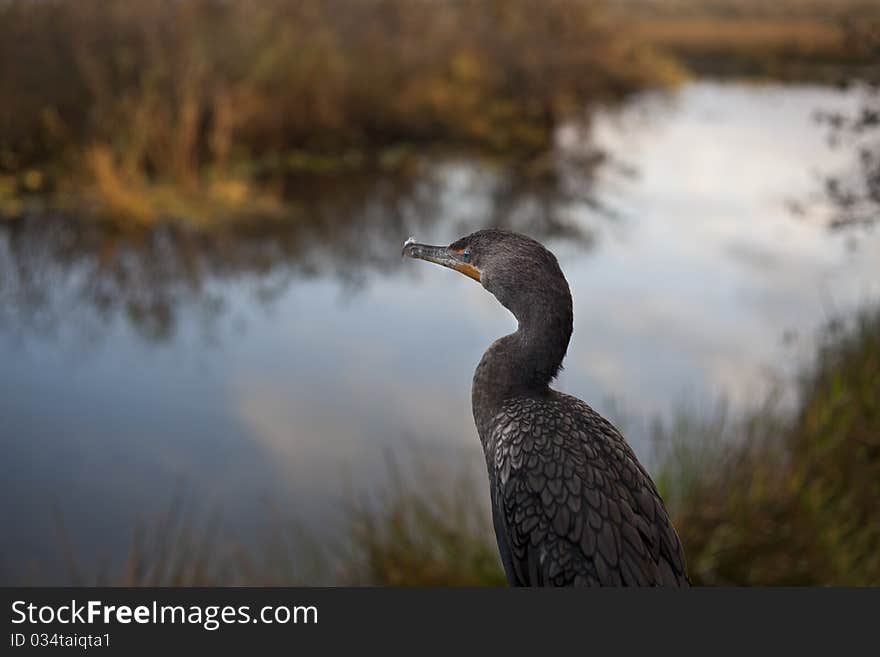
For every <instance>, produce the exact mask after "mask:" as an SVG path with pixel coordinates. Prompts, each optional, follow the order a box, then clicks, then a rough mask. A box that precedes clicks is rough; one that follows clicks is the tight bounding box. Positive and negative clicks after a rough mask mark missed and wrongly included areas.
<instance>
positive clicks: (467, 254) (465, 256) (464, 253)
mask: <svg viewBox="0 0 880 657" xmlns="http://www.w3.org/2000/svg"><path fill="white" fill-rule="evenodd" d="M461 259H462V260H464V261H465V262H470V261H471V252H470V251H469V250H465V251H462V253H461Z"/></svg>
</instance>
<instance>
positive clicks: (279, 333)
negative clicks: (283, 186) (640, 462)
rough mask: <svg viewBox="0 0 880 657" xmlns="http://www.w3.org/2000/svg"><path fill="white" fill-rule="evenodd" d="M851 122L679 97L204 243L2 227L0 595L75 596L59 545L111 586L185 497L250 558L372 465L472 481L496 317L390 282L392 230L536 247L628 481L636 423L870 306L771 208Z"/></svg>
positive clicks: (867, 261) (703, 90)
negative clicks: (552, 259) (626, 446)
mask: <svg viewBox="0 0 880 657" xmlns="http://www.w3.org/2000/svg"><path fill="white" fill-rule="evenodd" d="M856 102H857V97H856V94H855V93H854V92H845V91H839V90H832V89H827V88H820V87H808V86H803V87H797V86H787V87H782V86H745V85H736V84H730V85H722V84H715V83H696V84H692V85H689V86H686V87H684V88H683V89H681V90H680V91H679V92H677V93H674V94H671V95H660V94H649V95H645V96H641V97H639V98H636V99H634V100H632V101H631V102H629V103H628V104H626V105H624V106H623V107H620V108H616V109H613V110H605V111H601V112H597V113H596V114H595V115H594V116H593V117H591V119H590V121H589V124H588V125H585V126H579V127H576V126H568V127H566V128H564V129H562V130H561V131H560V133H559V136H558V146H557V148H556V150H555V152H554V153H553V154H552V156H548V157H547V158H546V159H545V161H542V162H537V163H532V164H530V165H529V166H522V167H519V168H516V169H510V168H509V167H505V166H501V165H499V164H498V163H493V162H491V161H486V160H481V159H476V158H466V157H460V158H450V157H446V158H444V159H442V160H435V161H434V162H432V163H420V164H414V165H412V166H408V167H406V168H405V169H404V170H402V171H400V172H398V173H396V174H395V175H393V176H392V175H385V176H354V175H351V176H345V175H340V176H336V177H335V178H331V179H322V180H319V181H316V180H312V181H302V180H301V181H299V182H297V183H296V184H291V188H290V189H289V190H288V193H289V194H290V195H291V196H292V197H293V198H294V199H296V201H297V206H296V207H297V208H298V210H297V216H296V217H295V218H292V219H291V221H290V222H285V223H280V224H276V225H272V226H268V227H261V228H254V229H243V228H239V229H236V230H230V231H223V232H220V233H218V234H216V235H210V236H205V235H198V234H192V233H188V232H186V231H185V230H182V229H169V228H166V229H162V230H159V231H155V232H154V233H152V234H149V235H144V236H140V237H138V238H136V239H133V238H131V237H125V236H124V235H118V234H112V233H109V232H108V231H107V230H106V229H100V228H98V227H95V226H94V225H90V224H88V223H87V222H83V224H82V225H80V224H78V223H76V222H71V221H70V220H69V219H67V220H65V219H62V218H58V217H52V216H47V215H30V216H27V217H24V218H21V219H17V220H13V221H7V222H6V223H0V448H2V453H3V458H2V459H0V479H2V482H3V483H2V486H3V490H2V495H0V526H2V527H3V531H2V532H0V581H2V582H3V583H8V582H16V581H18V582H21V581H33V582H58V583H63V582H66V581H67V570H66V566H65V565H64V559H63V557H64V552H65V551H67V550H69V551H70V552H72V553H73V554H75V555H77V559H78V561H79V562H80V563H81V564H84V565H85V566H87V567H88V566H89V565H91V564H94V563H97V562H98V561H100V560H101V559H104V558H106V559H110V561H111V564H114V565H116V566H118V565H119V564H120V563H122V561H123V560H124V558H125V555H126V554H127V551H128V549H129V546H130V544H131V535H132V530H133V528H134V527H135V525H136V524H137V523H138V522H141V521H149V520H150V518H152V517H154V516H155V515H156V514H159V513H160V512H161V511H162V510H163V509H165V508H167V506H168V504H169V503H171V501H172V499H173V497H174V491H175V490H176V489H177V488H178V487H179V486H181V485H183V486H184V488H185V489H186V490H187V491H188V493H189V495H190V497H191V498H193V499H195V500H197V501H198V505H199V506H200V507H201V508H204V509H208V510H215V509H216V510H219V513H220V514H221V516H222V523H223V527H224V531H225V532H226V533H227V534H228V537H229V538H230V539H231V540H234V541H238V542H241V543H244V544H248V543H249V542H251V541H252V540H256V539H255V537H256V536H258V535H259V533H260V530H259V527H261V526H263V525H264V524H265V519H266V515H267V508H268V507H270V506H272V505H278V506H280V507H281V508H283V509H284V512H285V513H286V514H289V515H290V516H291V517H295V518H297V519H298V520H300V521H301V522H302V523H303V525H304V526H305V527H306V529H307V530H308V531H311V532H314V533H318V534H320V533H321V532H330V531H332V528H333V527H337V526H339V521H340V518H341V517H342V513H343V511H342V506H343V505H342V501H343V500H344V499H345V498H346V496H347V495H350V494H351V491H359V490H367V491H369V490H371V489H373V488H375V487H376V486H379V485H381V484H382V483H384V482H385V481H386V479H387V474H388V473H387V468H386V463H387V458H388V453H389V451H392V452H396V453H401V454H406V452H407V451H411V450H412V449H413V444H416V445H418V446H420V447H419V449H420V451H421V453H422V454H423V455H425V457H426V458H427V459H428V460H429V461H430V460H434V459H436V461H437V462H441V461H442V462H456V461H458V462H462V461H467V460H472V461H473V462H474V463H475V464H476V465H477V466H479V465H480V457H479V452H478V451H477V438H476V432H475V430H474V427H473V424H472V419H471V415H470V381H471V375H472V372H473V369H474V367H475V365H476V363H477V362H478V361H479V358H480V356H481V354H482V352H483V350H484V349H485V347H486V346H487V345H488V344H490V343H491V342H492V341H493V340H494V339H495V338H497V337H499V336H500V335H502V334H504V333H507V332H510V331H511V330H512V329H513V328H515V322H514V320H513V318H512V317H511V316H509V315H508V314H507V312H506V311H505V310H504V309H503V308H501V307H500V306H499V305H498V304H497V302H496V301H495V300H494V298H493V297H491V295H489V294H488V293H486V292H485V291H484V290H482V289H481V288H480V287H479V286H478V285H476V284H475V283H474V282H473V281H471V280H469V279H467V278H465V277H463V276H460V275H458V274H456V273H454V272H451V271H448V270H443V269H440V268H436V267H431V266H429V265H428V264H427V263H422V262H414V261H406V262H404V261H401V259H400V256H399V253H400V246H401V243H402V242H403V240H404V239H406V237H408V236H409V235H414V236H415V237H416V238H417V239H419V241H426V242H436V243H448V242H450V241H452V240H454V239H456V238H457V237H459V236H460V235H462V234H465V233H467V232H470V231H472V230H475V229H477V228H480V227H484V226H486V225H504V226H508V227H512V228H515V229H518V230H523V231H525V232H529V233H530V234H532V235H534V236H535V237H537V238H539V239H541V240H543V241H544V242H545V243H546V244H547V245H548V246H549V247H550V248H551V249H553V250H554V251H555V253H556V254H557V256H558V257H559V259H560V262H561V264H562V268H563V270H564V271H565V273H566V275H567V276H568V279H569V281H570V283H571V288H572V293H573V295H574V301H575V332H574V336H573V339H572V343H571V346H570V348H569V352H568V354H569V355H568V358H567V360H566V363H565V366H566V367H565V371H564V372H563V374H562V376H561V377H560V379H559V381H558V385H557V387H558V388H560V389H562V390H565V391H566V392H570V393H572V394H575V395H577V396H579V397H581V398H583V399H585V400H587V401H588V402H589V403H591V404H592V405H593V406H595V407H596V408H597V409H599V410H600V411H603V412H605V413H607V414H609V415H611V416H612V417H613V418H615V419H621V418H623V419H624V422H623V424H624V425H625V428H626V432H627V434H628V436H629V439H630V441H631V442H632V443H633V445H634V447H635V449H636V451H637V452H638V453H639V454H640V455H641V456H642V457H643V458H644V459H646V460H648V459H649V458H650V455H651V446H650V444H649V440H648V433H647V431H646V430H645V426H646V422H647V420H650V419H651V418H652V417H655V416H661V417H663V416H667V417H668V416H669V415H670V414H671V413H673V412H674V411H675V410H676V409H677V408H680V407H681V406H682V405H687V406H688V407H690V408H695V409H701V410H706V409H711V408H712V407H713V405H714V404H716V403H717V401H718V400H719V399H727V400H728V402H729V404H730V405H731V406H733V407H734V408H742V407H745V406H748V405H749V404H751V403H754V402H756V401H759V400H760V399H761V397H762V395H763V394H765V391H766V390H767V389H768V388H769V387H770V386H772V385H773V384H774V382H775V381H777V380H778V378H779V377H785V376H788V375H790V374H791V372H793V371H794V369H795V368H796V366H797V365H798V364H799V363H803V362H804V357H805V355H806V354H808V353H809V341H810V340H811V339H812V338H811V336H812V335H813V331H814V330H815V328H816V327H817V326H819V325H820V324H821V323H823V322H824V321H825V320H827V319H828V318H829V317H830V316H831V315H834V314H835V313H837V312H842V311H846V310H847V309H850V308H853V307H855V306H857V305H859V304H860V303H863V302H865V301H867V300H870V299H873V298H877V296H878V293H880V237H878V236H877V235H876V234H875V235H870V234H868V235H861V236H860V239H859V240H858V242H857V243H855V244H853V243H852V240H851V236H847V235H845V234H834V233H830V232H829V231H828V230H827V228H826V227H825V226H824V225H823V224H822V223H821V222H816V221H811V220H806V219H804V218H801V217H798V216H797V215H796V214H795V213H793V212H792V211H791V207H790V206H791V203H792V202H793V201H794V202H803V201H804V200H805V199H810V198H812V197H813V196H814V195H815V194H816V192H817V190H820V188H821V184H820V176H821V175H822V174H823V173H828V172H833V171H834V169H835V167H837V166H838V165H841V166H842V165H844V164H845V163H846V161H847V158H848V157H849V156H850V154H848V153H846V152H841V151H838V150H835V149H831V148H829V146H828V144H827V143H826V140H825V133H824V131H823V130H822V129H821V128H820V127H819V126H817V125H816V123H815V121H814V118H813V117H814V112H816V111H817V110H834V109H846V108H849V107H853V106H854V105H855V103H856ZM402 460H404V461H405V460H406V456H404V457H402ZM62 525H63V527H64V531H63V532H62V531H60V529H59V528H60V527H61V526H62ZM65 535H66V538H65V537H64V536H65ZM86 569H88V568H86Z"/></svg>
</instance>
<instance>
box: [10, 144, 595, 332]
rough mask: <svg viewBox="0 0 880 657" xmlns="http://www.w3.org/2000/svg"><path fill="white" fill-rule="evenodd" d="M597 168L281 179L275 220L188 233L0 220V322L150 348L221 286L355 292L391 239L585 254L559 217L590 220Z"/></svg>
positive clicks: (35, 216)
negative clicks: (510, 234)
mask: <svg viewBox="0 0 880 657" xmlns="http://www.w3.org/2000/svg"><path fill="white" fill-rule="evenodd" d="M602 161H603V158H602V157H600V156H598V155H597V154H595V153H587V154H584V149H583V148H582V147H581V146H580V145H579V148H577V149H574V148H569V149H564V150H563V149H559V151H558V152H557V153H556V155H553V154H551V155H548V156H547V157H546V158H545V159H543V160H538V161H532V162H529V163H527V164H517V165H511V164H499V163H493V162H490V161H480V160H477V159H465V160H448V159H447V160H444V161H439V162H438V161H433V162H427V161H421V162H412V163H410V165H408V166H406V167H403V168H400V169H396V170H395V171H394V172H393V173H384V174H383V173H373V174H348V175H334V176H314V177H312V176H306V177H299V178H295V179H292V180H289V181H287V182H286V184H285V189H284V194H285V195H286V196H287V197H289V198H291V199H293V202H292V203H291V211H290V214H289V215H288V217H286V218H285V220H283V221H271V222H266V221H259V220H257V221H252V222H244V221H243V222H241V223H237V224H234V225H229V226H222V227H217V228H215V229H212V230H208V231H205V230H193V229H188V228H187V227H185V226H180V225H162V226H159V227H157V228H153V229H145V230H134V231H126V230H120V229H119V228H118V227H115V226H113V225H111V224H101V223H95V222H94V221H89V220H88V219H83V220H80V219H78V218H76V217H71V216H69V215H61V214H53V213H33V212H31V213H28V214H25V215H23V216H20V217H17V218H9V219H7V220H6V221H4V222H0V299H2V302H3V303H2V310H0V324H2V327H3V330H5V331H6V332H13V331H18V332H19V333H21V334H26V335H29V334H36V335H51V334H52V332H53V331H54V330H56V329H57V327H58V325H60V324H65V325H68V326H70V325H80V326H81V327H82V329H83V333H84V334H89V335H93V336H94V335H95V333H96V332H100V327H102V326H107V324H108V323H110V322H112V321H113V320H114V319H115V318H117V317H122V318H124V319H125V320H126V321H127V322H129V323H130V324H131V325H132V326H134V327H135V328H136V329H137V331H138V333H139V335H140V336H141V337H142V338H144V339H147V340H150V341H165V340H168V339H170V338H172V337H173V336H174V333H175V328H176V324H177V315H178V313H179V312H180V310H181V309H183V308H186V309H187V310H188V311H197V312H198V313H200V314H201V315H202V317H203V319H204V320H211V319H212V318H213V317H215V316H216V315H218V314H220V313H222V311H223V309H224V305H225V303H224V296H225V293H224V291H223V289H222V285H223V283H224V282H230V281H231V282H234V283H235V284H236V285H240V284H241V283H242V282H243V281H246V282H247V284H248V285H249V286H250V287H252V290H253V293H254V299H255V300H256V301H258V302H259V303H269V302H271V301H272V300H273V299H276V298H278V297H279V296H280V295H281V294H282V293H283V291H284V290H285V289H286V288H287V286H288V285H289V284H290V282H291V281H292V280H293V279H308V278H314V277H325V278H334V279H337V280H339V281H341V282H342V283H343V284H344V285H345V286H346V288H348V289H356V288H357V287H358V286H359V285H361V284H363V282H364V280H365V279H366V277H367V276H368V275H369V274H371V273H374V272H385V273H387V272H391V271H394V270H396V269H397V268H398V267H399V266H400V259H399V258H396V257H394V256H395V253H396V251H397V250H399V245H400V243H401V235H404V236H406V235H411V234H418V235H425V236H427V235H432V234H439V231H438V230H437V226H438V225H439V224H444V232H445V233H446V234H448V233H449V229H448V224H449V223H450V222H452V223H454V225H455V226H456V228H455V231H456V232H461V233H466V232H470V231H471V230H476V229H477V228H479V227H483V226H486V225H494V226H500V227H508V228H511V229H514V230H520V231H524V232H527V233H529V234H532V235H535V236H536V237H538V238H540V239H545V240H547V239H553V238H557V239H567V240H570V241H572V242H575V243H578V244H580V245H582V246H583V247H589V246H590V245H591V236H590V231H589V228H587V227H585V226H583V225H581V224H579V223H578V222H576V221H574V220H573V212H572V208H576V207H577V206H578V205H581V204H586V205H587V206H588V207H591V208H593V209H595V210H596V211H597V212H600V211H602V210H603V208H602V206H601V205H600V204H599V203H598V202H597V201H596V200H595V199H594V197H593V185H592V177H593V172H594V171H595V169H596V168H597V167H598V166H599V165H600V164H601V162H602Z"/></svg>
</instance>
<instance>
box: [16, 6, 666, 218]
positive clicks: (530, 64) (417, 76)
mask: <svg viewBox="0 0 880 657" xmlns="http://www.w3.org/2000/svg"><path fill="white" fill-rule="evenodd" d="M604 4H605V3H604V2H577V1H572V0H552V1H550V2H542V3H534V2H529V1H528V0H513V1H503V2H502V1H497V2H494V1H493V2H481V1H472V2H467V1H466V2H450V3H425V2H407V1H405V0H355V1H354V2H342V1H341V0H298V1H293V0H269V1H267V2H261V3H258V4H257V5H254V4H253V3H247V2H244V1H242V0H232V1H231V2H218V1H216V0H187V1H186V2H177V1H176V0H149V1H147V2H138V3H130V2H118V1H111V2H104V1H97V0H82V1H79V2H66V1H64V0H49V1H47V2H39V3H33V2H20V1H15V0H13V1H11V2H9V1H7V2H3V3H0V97H2V98H4V99H5V100H4V103H2V105H0V176H2V178H0V198H2V197H4V196H5V198H6V201H7V203H6V205H7V208H9V207H11V206H12V201H13V200H33V199H35V198H46V197H52V198H53V199H54V200H55V201H56V202H59V203H61V204H62V205H74V206H75V205H81V204H82V203H84V202H85V203H87V204H88V205H90V206H92V207H93V208H94V209H96V210H100V211H104V213H105V214H106V215H108V216H110V217H124V218H125V220H126V221H128V222H133V223H135V224H138V223H139V224H144V223H150V222H154V221H156V220H159V219H162V218H167V217H169V216H170V217H180V216H183V217H191V215H199V216H208V217H213V218H214V220H216V218H217V217H218V216H219V215H223V214H224V210H228V211H230V212H232V213H236V214H238V213H244V214H248V213H256V214H267V213H268V214H272V213H273V212H278V211H280V208H279V207H278V199H279V197H280V196H281V195H282V194H281V191H280V187H281V185H282V184H281V182H280V178H281V177H283V176H285V175H290V174H291V173H293V174H316V173H332V172H334V171H338V170H340V169H346V168H364V167H371V166H379V167H381V166H393V165H394V163H395V162H398V161H400V159H401V154H402V153H403V152H405V151H407V150H412V149H415V148H419V149H421V150H424V149H428V148H434V147H439V146H442V147H444V148H477V149H480V150H483V151H488V152H491V153H495V154H503V155H505V156H517V155H525V154H529V153H535V152H537V151H541V150H544V149H546V148H547V147H548V145H549V144H550V141H551V138H552V132H553V129H554V127H555V126H556V125H558V123H559V122H560V121H562V120H564V119H565V118H567V117H571V116H573V115H576V114H579V113H581V112H582V111H583V108H584V105H585V104H586V103H588V102H598V101H600V100H603V99H613V98H619V97H620V96H622V95H625V94H626V93H628V92H631V91H634V90H637V89H641V88H644V87H646V86H651V85H657V84H662V83H664V82H667V81H668V80H669V79H671V78H673V77H674V74H675V71H674V67H672V66H670V65H669V64H668V63H667V62H665V61H662V60H659V59H657V58H655V57H652V56H650V53H648V52H647V51H646V50H645V49H644V48H642V47H641V46H639V45H638V44H637V43H636V42H634V41H632V40H629V39H626V38H622V36H623V35H622V34H621V32H620V30H619V29H617V28H616V27H615V26H614V25H612V24H611V23H609V22H608V20H607V18H606V16H605V12H604V10H603V7H604Z"/></svg>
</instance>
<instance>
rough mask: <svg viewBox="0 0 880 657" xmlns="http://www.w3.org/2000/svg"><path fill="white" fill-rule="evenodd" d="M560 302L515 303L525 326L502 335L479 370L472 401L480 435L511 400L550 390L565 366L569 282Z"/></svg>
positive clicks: (569, 330) (569, 318) (569, 323)
mask: <svg viewBox="0 0 880 657" xmlns="http://www.w3.org/2000/svg"><path fill="white" fill-rule="evenodd" d="M564 291H565V295H564V297H562V298H561V300H560V303H559V304H557V305H556V306H555V307H549V308H548V307H547V306H545V305H536V306H533V307H528V308H523V309H519V308H517V309H515V310H514V314H515V315H516V317H517V319H518V320H519V328H518V329H517V330H516V331H515V332H514V333H511V334H510V335H506V336H504V337H503V338H499V339H498V340H496V341H495V342H494V343H493V344H492V346H490V347H489V349H487V350H486V353H485V354H483V358H482V360H481V361H480V364H479V365H478V366H477V370H476V372H475V373H474V383H473V389H472V404H473V412H474V421H475V422H476V424H477V431H478V432H479V434H480V436H481V437H482V436H484V435H487V433H486V431H487V430H488V427H489V425H490V423H491V420H492V418H493V417H494V416H495V414H496V413H497V412H498V411H499V410H500V409H501V406H502V405H503V404H504V402H505V401H507V400H508V399H510V398H512V397H516V396H523V395H526V396H528V395H544V394H547V393H548V392H549V385H550V382H551V381H552V380H553V379H554V378H555V377H556V375H557V373H558V372H559V369H560V368H561V366H562V359H563V358H564V357H565V352H566V350H567V349H568V342H569V340H570V338H571V333H572V311H571V296H570V295H569V294H568V286H567V285H566V286H565V290H564Z"/></svg>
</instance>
